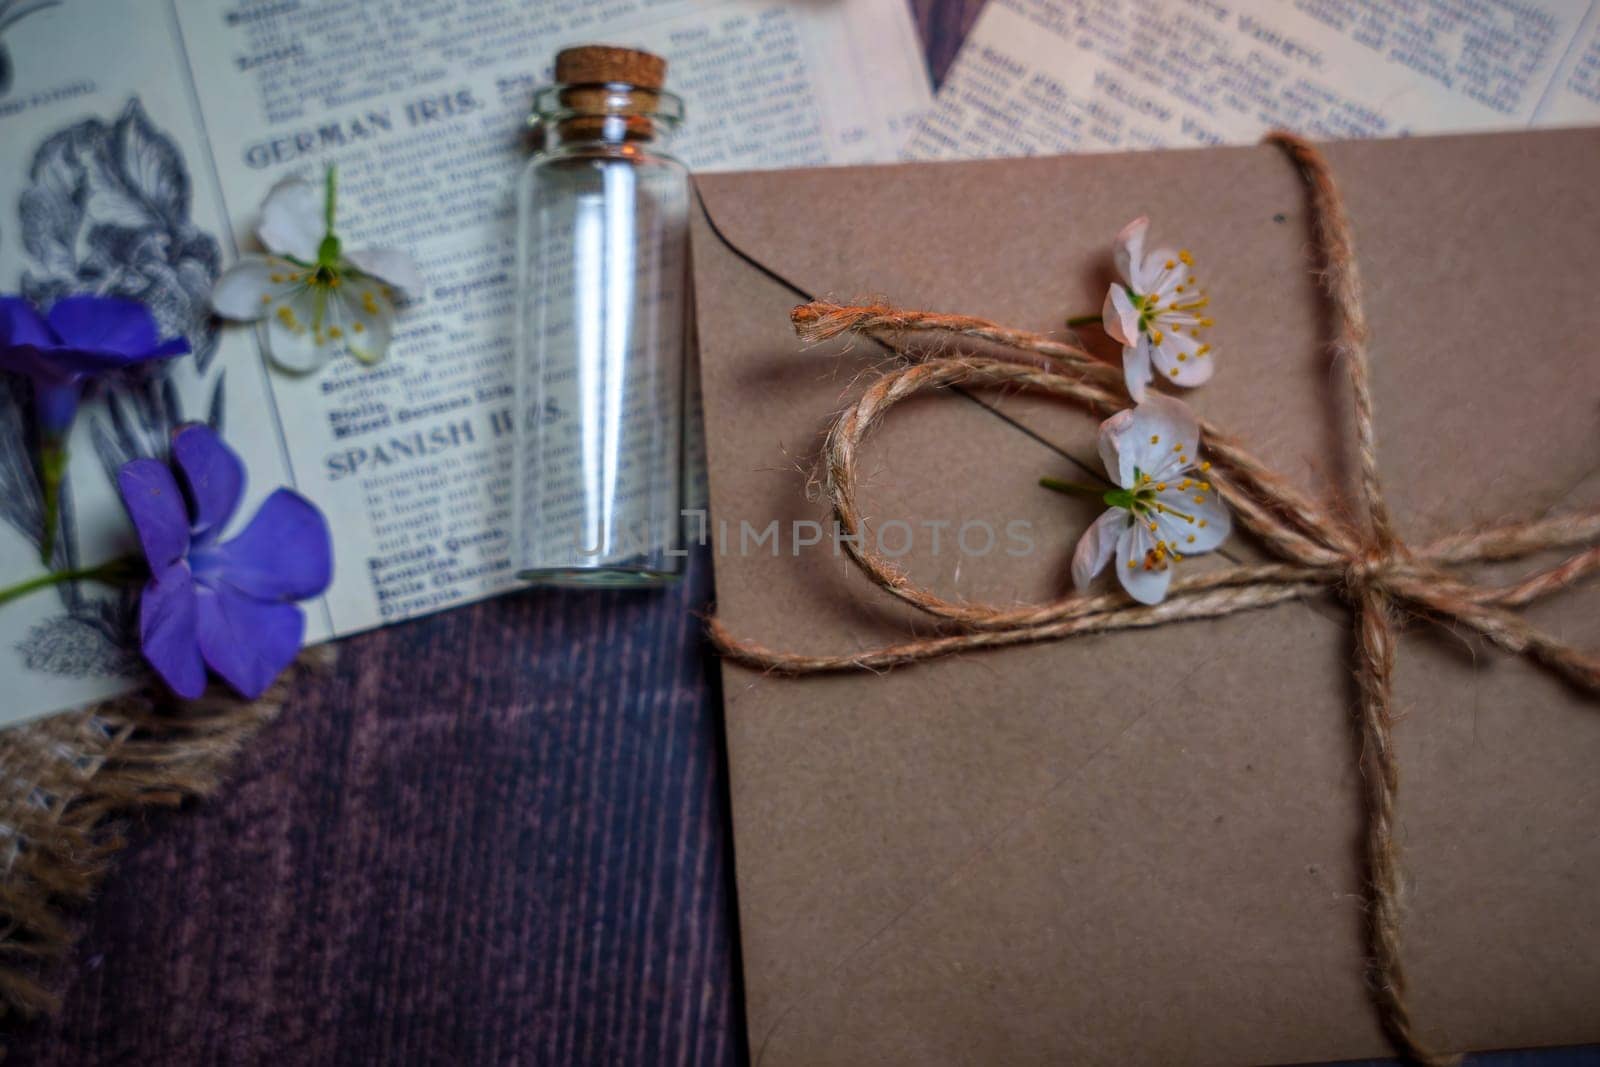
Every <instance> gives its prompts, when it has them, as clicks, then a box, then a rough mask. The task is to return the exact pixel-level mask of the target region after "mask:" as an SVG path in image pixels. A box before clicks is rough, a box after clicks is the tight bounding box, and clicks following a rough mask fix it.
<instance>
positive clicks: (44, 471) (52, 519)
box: [39, 439, 67, 567]
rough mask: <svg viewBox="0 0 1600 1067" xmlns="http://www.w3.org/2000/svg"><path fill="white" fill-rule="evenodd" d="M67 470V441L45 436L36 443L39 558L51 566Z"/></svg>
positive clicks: (41, 561)
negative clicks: (41, 523)
mask: <svg viewBox="0 0 1600 1067" xmlns="http://www.w3.org/2000/svg"><path fill="white" fill-rule="evenodd" d="M66 473H67V443H66V441H65V440H62V439H53V440H47V441H45V442H44V443H43V444H41V445H40V446H39V488H40V490H41V491H42V492H43V493H44V529H42V530H41V531H39V533H40V537H39V562H40V563H42V564H44V565H45V566H46V567H48V566H50V564H51V563H52V562H53V558H54V556H55V552H56V527H57V526H59V525H60V524H61V481H62V479H63V478H65V477H66Z"/></svg>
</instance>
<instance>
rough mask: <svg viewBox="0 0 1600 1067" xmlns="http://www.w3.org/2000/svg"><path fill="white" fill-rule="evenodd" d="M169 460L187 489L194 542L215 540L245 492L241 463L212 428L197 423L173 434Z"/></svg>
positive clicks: (200, 542)
mask: <svg viewBox="0 0 1600 1067" xmlns="http://www.w3.org/2000/svg"><path fill="white" fill-rule="evenodd" d="M172 460H173V463H174V464H175V465H176V466H177V468H178V473H179V474H181V475H182V476H183V481H184V488H186V489H187V490H188V491H189V511H190V514H192V515H193V516H194V521H193V523H192V524H191V525H192V527H193V530H192V534H193V537H194V539H195V541H196V543H197V544H207V543H209V542H211V541H214V540H216V538H217V535H218V534H220V533H221V532H222V528H223V527H224V526H226V525H227V524H228V520H229V519H231V518H233V512H234V509H235V508H237V507H238V506H239V497H240V496H241V495H242V494H243V493H244V464H242V463H240V462H239V457H238V456H237V455H235V454H234V452H233V450H232V449H231V448H229V447H228V446H227V445H225V444H223V443H222V438H220V437H218V436H217V432H216V431H215V430H213V429H212V428H211V427H209V426H207V425H205V424H204V423H198V422H192V423H189V424H188V425H186V426H182V427H179V429H178V432H177V433H175V434H173V435H172Z"/></svg>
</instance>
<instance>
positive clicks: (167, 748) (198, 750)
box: [0, 646, 333, 1054]
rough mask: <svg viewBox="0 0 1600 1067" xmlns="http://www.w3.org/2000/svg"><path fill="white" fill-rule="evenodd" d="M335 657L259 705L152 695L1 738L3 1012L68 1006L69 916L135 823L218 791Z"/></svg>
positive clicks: (314, 663) (319, 655)
mask: <svg viewBox="0 0 1600 1067" xmlns="http://www.w3.org/2000/svg"><path fill="white" fill-rule="evenodd" d="M332 658H333V651H332V648H331V647H330V646H321V647H319V648H315V649H309V650H307V651H306V652H303V653H301V656H300V659H299V660H298V661H297V663H296V665H295V666H294V667H292V668H291V669H290V670H288V671H286V672H285V673H284V675H283V676H282V677H280V678H279V679H278V680H277V682H275V683H274V684H273V686H272V687H271V688H270V689H268V690H267V692H266V693H265V694H264V695H263V696H262V697H261V699H259V700H254V701H243V700H239V699H238V698H236V697H232V696H230V695H227V694H225V693H223V692H221V691H220V690H217V689H215V688H214V689H213V691H212V692H211V693H208V694H207V695H206V696H204V697H202V698H201V699H199V700H195V701H188V702H182V701H174V700H172V699H171V698H163V697H158V696H157V695H155V694H154V693H152V692H149V691H146V692H140V693H135V694H132V695H129V696H123V697H118V698H116V699H114V700H109V701H105V702H103V703H100V704H96V705H94V706H93V707H89V708H85V709H83V710H81V711H75V712H69V713H67V714H64V715H54V716H51V717H50V718H47V719H41V720H39V721H37V722H33V723H28V724H26V725H23V726H18V727H15V728H13V729H10V730H6V731H4V732H0V1015H6V1016H20V1017H23V1018H28V1017H32V1016H34V1015H37V1014H38V1013H40V1012H42V1011H54V1010H55V1009H56V1008H57V1007H58V1006H59V999H60V993H59V990H58V988H57V986H58V980H57V979H58V975H57V974H56V970H57V967H58V965H59V964H60V963H61V961H62V960H63V959H64V957H65V956H66V954H67V952H68V950H69V949H70V948H71V947H72V945H73V943H74V942H75V941H76V940H77V933H78V931H77V930H76V929H75V924H74V923H73V921H72V917H71V914H70V912H71V909H73V907H74V906H76V905H80V904H82V903H83V902H84V901H86V900H87V899H88V898H89V897H90V896H91V895H92V894H93V893H94V891H95V889H96V888H97V887H98V886H99V885H100V883H101V882H102V881H103V880H104V878H105V876H106V874H107V873H108V872H109V870H110V867H111V860H112V858H113V857H114V856H115V855H116V853H117V852H118V851H119V850H120V849H122V847H123V846H124V845H125V844H126V843H127V841H126V838H125V837H124V835H123V830H124V829H125V826H126V821H127V817H128V816H130V815H134V814H136V813H137V812H139V811H142V810H147V809H150V808H160V807H173V806H176V805H178V804H180V803H182V802H183V801H184V800H185V799H187V798H189V797H195V796H204V795H206V794H208V793H210V792H211V791H212V790H214V789H216V788H217V786H218V785H219V784H220V783H221V781H222V774H223V771H224V770H225V769H226V768H227V766H228V764H229V763H230V762H231V761H232V760H233V757H234V756H235V755H236V754H237V753H238V752H239V750H240V749H241V748H243V747H244V745H245V744H246V743H247V742H248V741H249V740H250V739H251V738H252V737H253V736H255V734H256V732H257V731H258V730H260V729H261V728H262V727H263V726H265V725H266V724H267V723H269V722H271V721H272V720H273V718H275V717H276V716H277V714H278V712H279V710H280V709H281V708H282V707H283V703H284V700H285V699H286V697H287V696H288V693H289V690H290V687H291V685H292V683H293V680H294V678H295V676H296V675H298V674H299V673H301V672H302V671H304V670H306V669H309V668H314V667H319V666H325V665H326V664H328V663H331V662H332ZM0 1054H3V1053H0Z"/></svg>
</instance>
